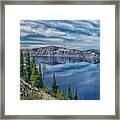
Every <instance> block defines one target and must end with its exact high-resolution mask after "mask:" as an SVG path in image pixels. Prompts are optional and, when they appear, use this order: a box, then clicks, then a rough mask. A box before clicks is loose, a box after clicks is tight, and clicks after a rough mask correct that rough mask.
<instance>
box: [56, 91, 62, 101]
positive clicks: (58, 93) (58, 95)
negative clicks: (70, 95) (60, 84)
mask: <svg viewBox="0 0 120 120" xmlns="http://www.w3.org/2000/svg"><path fill="white" fill-rule="evenodd" d="M56 97H57V98H58V99H59V100H64V94H63V92H62V91H61V90H60V89H57V94H56Z"/></svg>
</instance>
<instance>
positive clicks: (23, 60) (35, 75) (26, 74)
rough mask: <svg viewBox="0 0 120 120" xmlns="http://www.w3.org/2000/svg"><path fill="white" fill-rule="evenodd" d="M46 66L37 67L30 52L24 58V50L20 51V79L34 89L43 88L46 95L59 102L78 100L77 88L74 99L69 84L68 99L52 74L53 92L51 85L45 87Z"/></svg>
mask: <svg viewBox="0 0 120 120" xmlns="http://www.w3.org/2000/svg"><path fill="white" fill-rule="evenodd" d="M44 70H45V67H44V65H43V66H41V65H39V66H38V67H37V66H36V60H35V57H34V56H33V57H31V58H30V51H29V50H27V52H26V55H25V56H23V52H22V50H20V77H21V79H24V80H25V81H26V82H27V83H29V84H30V85H31V86H32V87H37V88H42V89H43V90H44V91H45V92H46V93H48V94H51V95H52V96H53V97H56V98H57V99H59V100H64V99H67V100H77V99H78V96H77V88H76V89H75V90H74V96H73V97H72V92H71V88H70V84H68V88H67V92H66V98H65V97H64V93H63V91H62V90H60V88H59V86H58V85H57V83H56V75H55V73H54V72H53V73H52V91H51V90H50V84H48V86H47V87H45V86H44Z"/></svg>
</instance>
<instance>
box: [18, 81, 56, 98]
mask: <svg viewBox="0 0 120 120" xmlns="http://www.w3.org/2000/svg"><path fill="white" fill-rule="evenodd" d="M33 94H35V95H36V94H37V100H39V99H40V100H56V98H54V97H52V96H51V95H50V94H48V93H46V92H45V91H44V90H43V89H38V88H36V87H34V88H33V87H32V86H31V85H30V84H28V83H26V82H25V81H24V80H22V79H21V80H20V99H21V100H27V98H29V96H31V95H33Z"/></svg>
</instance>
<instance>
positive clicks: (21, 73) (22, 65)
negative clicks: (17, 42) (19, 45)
mask: <svg viewBox="0 0 120 120" xmlns="http://www.w3.org/2000/svg"><path fill="white" fill-rule="evenodd" d="M23 76H24V62H23V53H22V50H20V77H23Z"/></svg>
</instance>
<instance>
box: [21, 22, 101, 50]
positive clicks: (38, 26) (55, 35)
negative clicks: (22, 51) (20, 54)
mask: <svg viewBox="0 0 120 120" xmlns="http://www.w3.org/2000/svg"><path fill="white" fill-rule="evenodd" d="M20 43H21V46H48V45H57V46H62V47H66V48H72V49H78V50H88V49H97V50H99V49H100V21H99V20H21V21H20Z"/></svg>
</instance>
